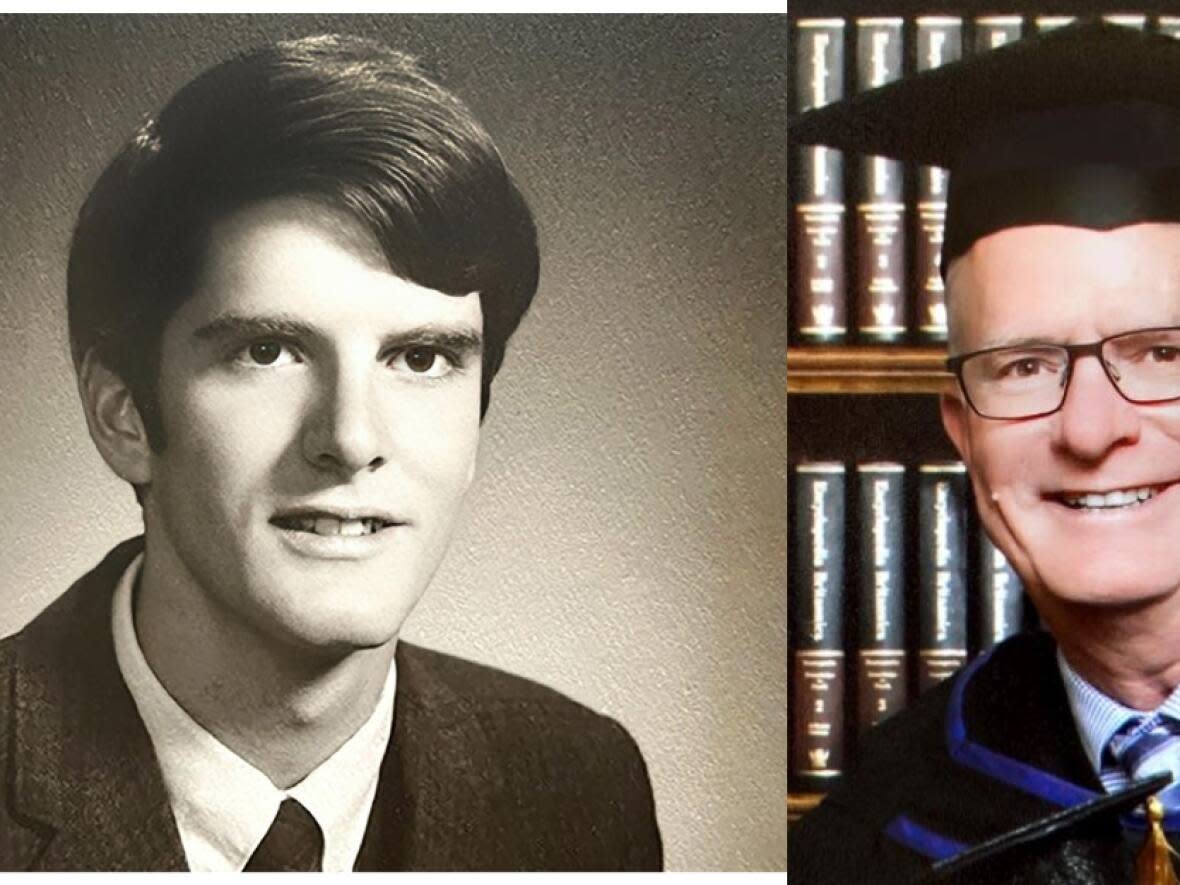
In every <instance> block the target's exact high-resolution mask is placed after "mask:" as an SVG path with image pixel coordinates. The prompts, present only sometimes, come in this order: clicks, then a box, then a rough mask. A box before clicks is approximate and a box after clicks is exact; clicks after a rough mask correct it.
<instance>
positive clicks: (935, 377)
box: [787, 345, 954, 395]
mask: <svg viewBox="0 0 1180 885" xmlns="http://www.w3.org/2000/svg"><path fill="white" fill-rule="evenodd" d="M945 361H946V348H945V347H940V346H928V347H892V346H885V345H878V346H873V345H866V346H848V345H820V346H815V345H812V346H799V347H788V348H787V393H788V394H840V393H846V394H856V393H859V394H886V395H887V394H907V393H908V394H938V393H943V392H945V391H947V390H950V389H951V388H952V387H953V385H954V379H953V377H952V376H951V375H950V374H949V373H948V372H947V371H946V367H945Z"/></svg>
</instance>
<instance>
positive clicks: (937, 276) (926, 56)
mask: <svg viewBox="0 0 1180 885" xmlns="http://www.w3.org/2000/svg"><path fill="white" fill-rule="evenodd" d="M917 24H918V47H917V48H918V71H928V70H931V69H933V68H937V67H941V66H942V65H945V64H950V63H951V62H956V61H958V60H959V59H960V58H961V57H962V54H963V20H962V19H961V18H956V17H953V16H945V15H928V16H922V17H920V18H919V19H918V23H917ZM949 180H950V176H949V175H948V173H947V171H946V170H945V169H943V168H940V167H938V166H922V167H920V168H919V169H918V211H917V213H916V218H917V230H916V233H915V240H914V291H915V292H916V293H917V298H918V304H917V310H916V322H917V325H918V333H919V334H920V335H921V337H922V338H923V339H924V340H927V341H945V340H946V292H945V289H944V287H943V282H942V268H941V267H940V263H941V261H942V236H943V231H944V229H945V225H946V193H947V183H948V181H949Z"/></svg>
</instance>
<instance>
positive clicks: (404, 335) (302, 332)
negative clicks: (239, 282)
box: [192, 313, 483, 353]
mask: <svg viewBox="0 0 1180 885" xmlns="http://www.w3.org/2000/svg"><path fill="white" fill-rule="evenodd" d="M192 335H193V338H195V339H197V340H198V341H221V340H224V339H226V338H234V339H242V340H245V339H250V338H267V337H274V338H294V339H297V340H298V339H302V340H305V341H306V340H322V339H323V338H324V337H325V336H324V334H323V333H322V332H321V331H320V330H318V329H317V328H316V327H315V326H313V325H311V324H309V323H306V322H304V321H302V320H299V319H296V318H294V317H290V316H284V315H283V314H274V315H260V316H245V315H242V314H235V313H225V314H221V315H220V316H217V317H214V318H213V319H212V320H210V321H209V322H207V323H205V324H204V325H202V326H199V327H198V328H196V329H194V330H193V333H192ZM415 344H417V345H423V344H424V345H428V346H431V347H438V348H443V349H446V350H451V351H454V352H456V353H473V352H475V351H477V350H479V349H480V348H481V347H482V346H483V334H482V332H481V331H480V330H478V329H472V328H468V327H466V326H460V327H458V328H456V327H452V326H444V325H438V324H435V323H425V324H423V325H420V326H412V327H411V328H408V329H402V330H400V331H398V332H395V333H393V334H390V335H386V336H385V337H384V338H382V340H381V351H383V352H384V351H387V350H393V349H397V348H399V347H409V346H411V345H415Z"/></svg>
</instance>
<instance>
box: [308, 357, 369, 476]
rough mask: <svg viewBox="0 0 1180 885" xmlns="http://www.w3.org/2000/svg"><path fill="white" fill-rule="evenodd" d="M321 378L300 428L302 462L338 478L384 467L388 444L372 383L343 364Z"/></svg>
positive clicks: (361, 369)
mask: <svg viewBox="0 0 1180 885" xmlns="http://www.w3.org/2000/svg"><path fill="white" fill-rule="evenodd" d="M327 375H328V377H324V378H323V379H322V380H321V383H320V385H319V390H318V391H317V402H316V403H315V405H314V406H313V408H312V410H311V413H310V414H309V416H308V418H307V421H306V422H305V425H304V429H303V439H302V447H303V455H304V457H305V458H306V459H307V460H308V461H309V462H310V463H311V464H313V465H314V466H315V467H317V468H318V469H320V470H324V471H330V472H333V473H336V474H338V475H340V476H343V477H351V476H353V475H355V474H357V473H360V472H362V471H365V470H376V469H378V468H379V467H381V466H382V465H383V464H385V461H386V447H387V445H388V440H387V438H386V433H385V421H384V416H383V415H382V413H381V409H380V404H379V402H378V399H377V397H376V391H375V390H374V379H373V378H372V377H370V375H369V373H367V372H366V371H365V370H364V369H363V368H358V367H349V366H344V365H339V366H334V367H333V368H332V369H331V370H330V372H328V373H327Z"/></svg>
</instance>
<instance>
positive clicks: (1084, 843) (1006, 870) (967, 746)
mask: <svg viewBox="0 0 1180 885" xmlns="http://www.w3.org/2000/svg"><path fill="white" fill-rule="evenodd" d="M1055 653H1056V646H1055V645H1054V643H1053V640H1052V639H1051V638H1050V637H1049V635H1048V634H1046V633H1030V634H1024V635H1022V636H1018V637H1015V638H1013V639H1010V640H1008V641H1007V642H1004V643H1002V644H1001V645H1000V646H998V647H997V648H996V649H995V650H994V651H993V652H992V653H991V654H990V655H988V656H986V657H984V658H980V659H978V660H977V661H976V662H974V663H973V664H972V665H971V666H970V667H968V668H966V669H965V670H963V671H960V673H959V674H957V675H956V676H955V677H954V678H952V679H948V680H947V681H946V682H944V683H943V684H942V685H940V686H938V687H937V688H935V689H934V690H932V691H930V692H928V693H927V694H925V695H923V697H922V698H921V699H920V700H919V701H918V703H917V704H915V705H914V706H913V707H911V708H910V709H908V710H906V711H904V712H902V713H899V714H898V715H897V716H895V717H893V718H892V719H889V720H886V721H885V722H884V723H882V724H881V725H880V726H878V727H877V728H876V729H874V730H873V731H872V732H871V733H870V734H869V736H868V739H867V741H866V742H865V746H864V748H863V751H862V753H861V756H860V760H859V764H858V765H857V767H856V768H855V769H854V770H853V771H852V772H850V773H849V775H848V776H847V777H846V778H845V780H844V783H842V784H841V785H840V787H839V788H838V789H836V790H834V791H833V792H832V793H831V794H830V795H829V797H828V799H827V800H826V801H824V802H823V803H822V804H820V805H819V807H818V808H816V809H815V810H814V811H813V812H811V813H810V814H809V815H807V816H806V817H804V818H803V820H802V821H800V822H799V824H798V825H797V826H796V827H794V828H793V829H792V830H791V838H790V854H789V860H788V872H789V874H790V877H791V881H792V882H796V881H798V882H799V883H804V882H805V883H808V885H813V883H815V885H823V883H833V885H835V883H846V882H856V881H864V880H865V879H864V877H865V876H866V875H867V876H868V877H869V880H871V881H872V882H874V883H909V882H924V881H927V880H928V879H930V878H932V873H933V871H934V869H935V866H936V864H952V863H958V864H963V866H962V867H961V868H960V869H959V870H958V872H957V873H955V874H954V875H952V876H950V877H949V879H950V881H955V882H973V883H975V882H977V883H987V885H1000V883H1037V885H1046V883H1077V882H1085V883H1094V885H1101V883H1112V885H1113V883H1125V882H1131V881H1134V874H1133V869H1132V862H1133V858H1134V854H1135V851H1136V850H1137V848H1138V846H1139V845H1140V844H1141V843H1142V840H1143V825H1142V823H1141V822H1140V821H1136V820H1134V819H1132V818H1130V817H1128V816H1126V815H1125V812H1126V811H1128V810H1129V808H1130V807H1134V805H1136V804H1138V803H1139V802H1140V801H1141V799H1142V796H1141V795H1139V796H1135V795H1129V794H1124V796H1123V797H1122V798H1120V797H1119V796H1113V797H1108V796H1107V795H1106V794H1105V792H1104V791H1103V788H1102V785H1101V783H1100V782H1099V780H1098V778H1097V777H1096V776H1095V774H1094V772H1093V770H1092V769H1091V768H1090V764H1089V762H1088V761H1087V759H1086V756H1085V752H1084V750H1083V749H1082V745H1081V741H1080V739H1079V738H1078V736H1077V730H1076V728H1075V726H1074V721H1073V717H1072V714H1071V713H1070V709H1069V702H1068V700H1067V697H1066V694H1065V687H1064V685H1063V684H1062V681H1061V675H1060V673H1059V671H1058V669H1057V663H1056V658H1055ZM1158 786H1159V785H1158V784H1157V785H1156V789H1158ZM1132 792H1133V791H1132ZM1138 792H1139V793H1140V794H1141V793H1143V792H1146V791H1145V790H1143V789H1139V790H1138ZM1165 826H1166V828H1167V829H1168V830H1169V831H1171V830H1172V829H1173V828H1180V820H1174V819H1172V818H1171V817H1170V818H1169V819H1168V820H1166V821H1165ZM981 852H982V853H981ZM972 859H973V860H972ZM968 860H972V862H970V863H966V861H968Z"/></svg>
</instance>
